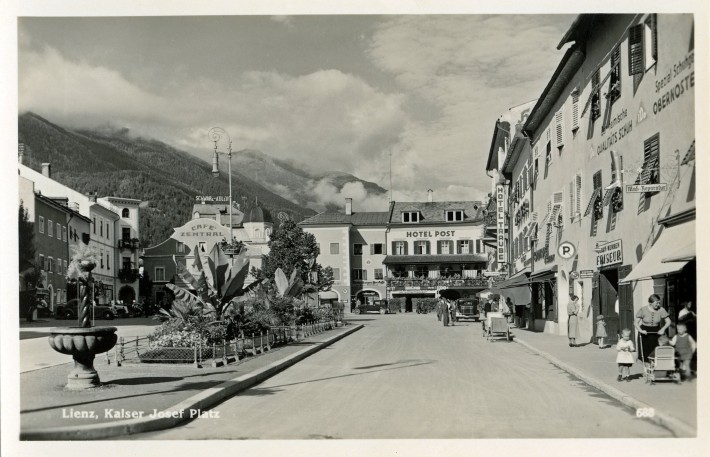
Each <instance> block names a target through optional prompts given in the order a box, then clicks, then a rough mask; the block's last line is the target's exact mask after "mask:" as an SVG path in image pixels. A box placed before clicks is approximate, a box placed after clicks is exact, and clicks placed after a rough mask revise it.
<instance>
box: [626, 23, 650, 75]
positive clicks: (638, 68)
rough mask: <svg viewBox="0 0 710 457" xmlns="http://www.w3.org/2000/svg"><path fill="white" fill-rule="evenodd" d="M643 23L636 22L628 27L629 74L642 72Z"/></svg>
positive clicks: (643, 66)
mask: <svg viewBox="0 0 710 457" xmlns="http://www.w3.org/2000/svg"><path fill="white" fill-rule="evenodd" d="M644 27H645V26H644V24H637V25H634V26H632V27H630V28H629V75H640V74H643V73H644V70H645V68H646V67H645V65H644V61H643V60H644V49H643V45H644V43H643V38H644Z"/></svg>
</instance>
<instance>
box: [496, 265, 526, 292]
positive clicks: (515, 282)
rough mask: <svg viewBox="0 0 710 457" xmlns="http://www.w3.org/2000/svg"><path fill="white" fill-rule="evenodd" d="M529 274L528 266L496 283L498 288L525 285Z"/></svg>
mask: <svg viewBox="0 0 710 457" xmlns="http://www.w3.org/2000/svg"><path fill="white" fill-rule="evenodd" d="M529 275H530V268H525V269H523V270H521V271H519V272H518V273H516V274H514V275H513V276H511V277H510V278H508V279H506V280H504V281H501V282H499V283H498V284H496V287H497V288H498V289H507V288H509V287H518V286H522V285H524V286H525V287H527V284H528V276H529Z"/></svg>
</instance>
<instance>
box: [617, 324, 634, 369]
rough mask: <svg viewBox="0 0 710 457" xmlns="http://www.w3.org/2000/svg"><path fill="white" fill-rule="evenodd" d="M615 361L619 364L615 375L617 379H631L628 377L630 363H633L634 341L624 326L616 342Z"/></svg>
mask: <svg viewBox="0 0 710 457" xmlns="http://www.w3.org/2000/svg"><path fill="white" fill-rule="evenodd" d="M616 350H617V354H616V363H617V364H618V365H619V376H617V378H616V380H617V381H619V382H620V381H623V380H626V381H627V382H629V381H631V379H630V378H629V372H630V371H631V365H633V363H634V355H633V354H632V352H634V351H636V348H635V347H634V342H633V341H631V330H629V329H628V328H625V329H623V330H622V331H621V339H620V340H619V342H618V343H616Z"/></svg>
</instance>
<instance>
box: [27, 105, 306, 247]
mask: <svg viewBox="0 0 710 457" xmlns="http://www.w3.org/2000/svg"><path fill="white" fill-rule="evenodd" d="M18 125H19V131H18V134H19V142H21V143H24V145H25V154H24V164H25V165H27V166H29V167H31V168H33V169H35V170H37V171H41V168H42V163H43V162H49V163H51V164H52V178H53V179H55V180H57V181H59V182H61V183H62V184H64V185H66V186H69V187H71V188H73V189H76V190H78V191H80V192H83V193H88V192H97V193H98V195H99V196H106V195H111V196H116V197H124V198H135V199H140V200H143V201H144V202H146V203H145V204H144V205H143V207H142V209H141V219H140V224H141V227H140V231H141V243H142V245H143V246H146V247H149V246H154V245H155V244H158V243H161V242H162V241H164V240H165V239H166V238H168V237H169V236H170V235H171V234H172V233H173V227H179V226H181V225H183V224H184V223H185V222H187V221H188V220H189V219H190V218H191V210H192V205H193V204H194V203H195V197H196V196H198V195H214V196H216V195H229V185H228V176H227V172H226V167H224V166H223V167H222V173H221V174H220V176H219V177H217V178H214V177H213V176H212V174H211V171H212V166H211V164H209V163H207V162H205V161H203V160H200V159H198V158H196V157H194V156H192V155H190V154H188V153H186V152H184V151H180V150H178V149H175V148H173V147H172V146H169V145H167V144H165V143H161V142H159V141H156V140H152V139H145V138H135V137H132V136H130V135H129V133H128V131H127V130H125V129H124V130H119V131H106V130H102V131H83V130H71V129H67V128H63V127H60V126H58V125H55V124H53V123H51V122H49V121H48V120H46V119H43V118H42V117H40V116H38V115H36V114H33V113H25V114H23V115H21V116H20V117H19V119H18ZM250 176H252V177H253V178H252V177H250ZM260 180H261V177H258V176H254V175H253V174H251V172H250V171H248V170H241V169H240V168H239V167H235V164H234V162H233V163H232V188H233V200H234V201H235V202H237V203H240V202H242V201H243V197H244V198H245V200H244V201H246V202H247V206H249V205H250V204H253V202H254V201H255V200H256V199H258V202H259V205H261V206H262V207H264V208H266V209H267V210H269V211H270V212H271V213H272V214H273V215H276V214H277V213H279V212H284V213H287V214H288V215H289V216H290V217H291V218H292V219H294V220H296V221H301V220H303V219H304V218H306V217H309V216H312V215H314V214H315V211H313V210H312V209H309V208H305V207H304V206H302V205H299V204H297V203H294V202H292V201H289V200H288V199H286V198H283V197H281V196H280V195H278V194H276V193H274V192H272V191H271V190H269V189H267V188H265V187H264V186H262V185H261V184H260V183H259V182H260Z"/></svg>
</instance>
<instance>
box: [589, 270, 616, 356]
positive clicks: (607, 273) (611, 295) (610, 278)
mask: <svg viewBox="0 0 710 457" xmlns="http://www.w3.org/2000/svg"><path fill="white" fill-rule="evenodd" d="M618 287H619V273H618V271H617V269H616V268H613V269H609V270H602V271H600V272H599V276H598V279H597V284H596V287H595V288H594V295H596V297H593V298H596V299H595V300H594V301H593V303H594V324H593V325H594V337H595V338H596V322H597V316H600V315H603V316H604V321H605V322H606V333H607V337H606V344H615V343H616V342H617V340H618V334H619V331H620V328H619V325H620V322H619V314H618V313H617V312H616V300H617V298H619V291H618Z"/></svg>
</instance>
